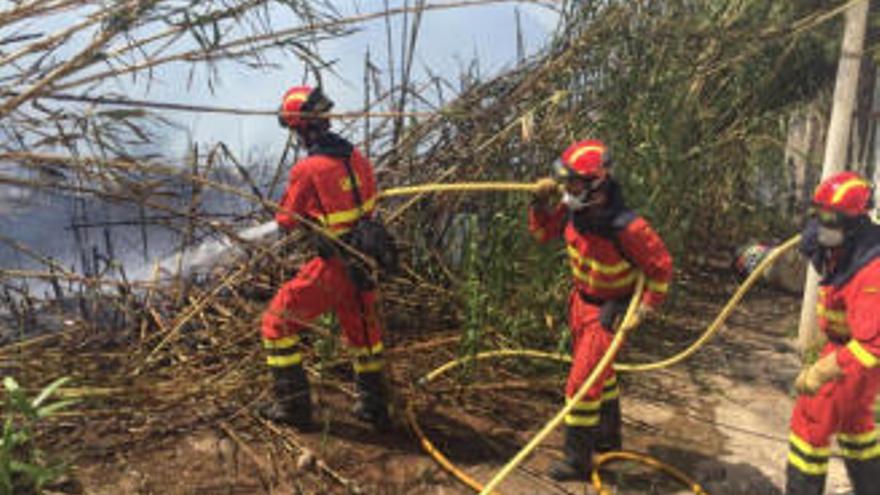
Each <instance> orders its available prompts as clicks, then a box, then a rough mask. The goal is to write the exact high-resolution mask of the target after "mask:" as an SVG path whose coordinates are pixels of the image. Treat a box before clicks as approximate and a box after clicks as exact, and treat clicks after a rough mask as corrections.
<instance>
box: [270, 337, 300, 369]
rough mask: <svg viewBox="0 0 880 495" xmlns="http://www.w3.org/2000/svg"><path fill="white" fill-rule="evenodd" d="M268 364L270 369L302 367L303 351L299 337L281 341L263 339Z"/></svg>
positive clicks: (284, 338)
mask: <svg viewBox="0 0 880 495" xmlns="http://www.w3.org/2000/svg"><path fill="white" fill-rule="evenodd" d="M263 349H264V350H265V352H266V364H267V365H268V366H269V367H270V368H289V367H291V366H300V365H302V360H303V356H302V349H301V347H300V340H299V335H292V336H290V337H283V338H280V339H263Z"/></svg>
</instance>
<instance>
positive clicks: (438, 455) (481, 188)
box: [382, 183, 800, 495]
mask: <svg viewBox="0 0 880 495" xmlns="http://www.w3.org/2000/svg"><path fill="white" fill-rule="evenodd" d="M534 190H535V185H534V184H530V183H462V184H423V185H419V186H410V187H401V188H395V189H389V190H387V191H385V192H384V193H383V194H382V196H383V197H392V196H401V195H407V194H419V193H430V192H451V191H457V192H486V191H534ZM799 241H800V236H799V235H797V236H794V237H792V238H791V239H789V240H787V241H786V242H784V243H783V244H781V245H780V246H777V247H776V248H775V249H774V250H773V251H772V252H771V253H770V254H769V255H768V256H767V257H765V258H764V260H762V261H761V263H760V264H759V265H758V266H757V267H756V268H755V270H754V271H752V273H750V274H749V276H748V277H747V278H746V280H745V281H743V283H742V284H741V285H740V287H739V288H738V289H737V291H736V292H735V293H734V295H733V296H732V297H731V298H730V300H729V301H728V302H727V304H726V305H725V306H724V308H723V309H722V310H721V312H720V313H719V314H718V316H717V317H716V318H715V320H714V321H712V323H711V324H710V325H709V326H708V327H707V329H706V331H705V332H704V333H703V334H702V335H701V336H700V338H698V339H697V340H696V341H694V343H693V344H691V345H690V346H688V347H687V348H686V349H684V350H683V351H681V352H679V353H678V354H676V355H674V356H671V357H669V358H667V359H663V360H660V361H656V362H652V363H642V364H628V363H618V364H615V365H614V369H615V370H616V371H621V372H641V371H654V370H658V369H661V368H666V367H669V366H672V365H674V364H677V363H680V362H681V361H684V360H685V359H687V358H688V357H690V356H691V355H693V354H694V353H695V352H696V351H697V350H698V349H699V348H700V347H702V346H703V345H705V344H706V342H708V341H709V339H711V338H712V337H713V336H714V335H715V334H716V333H717V332H718V331H719V330H720V329H721V327H722V326H723V324H724V322H725V321H726V320H727V318H728V317H729V316H730V314H731V313H732V312H733V310H734V309H735V308H736V306H737V304H739V302H740V301H741V300H742V298H743V297H744V296H745V294H746V293H747V292H748V291H749V289H751V288H752V287H753V286H754V285H755V284H756V283H757V282H758V280H759V278H760V277H761V276H762V275H763V274H764V272H765V271H766V270H767V269H768V268H769V267H770V266H771V265H772V264H773V263H774V262H775V261H776V260H777V259H778V258H779V257H780V256H782V255H783V254H784V253H785V252H787V251H788V250H789V249H791V248H792V247H794V246H795V245H797V244H798V242H799ZM643 287H644V277H643V276H640V277H639V279H638V282H637V287H636V290H635V291H634V293H633V297H632V300H631V301H630V304H629V307H628V308H627V311H626V314H625V316H624V318H623V321H622V323H621V325H620V329H619V330H618V332H617V333H616V335H615V337H614V339H613V341H612V342H611V345H610V346H609V348H608V350H607V351H606V353H605V355H604V356H603V357H602V359H601V360H600V361H599V363H598V364H597V365H596V367H595V368H594V369H593V371H592V373H591V374H590V376H589V377H588V378H587V380H586V381H585V382H584V384H583V385H582V386H581V388H580V389H579V390H578V391H577V393H576V394H575V395H574V397H572V398H571V400H569V401H567V404H566V405H565V406H564V407H563V408H562V409H560V410H559V412H557V413H556V415H555V416H554V417H553V418H552V419H551V420H550V421H548V422H547V424H546V425H545V426H544V427H543V428H542V429H541V431H539V432H538V433H537V434H536V435H535V436H534V437H533V438H532V440H531V441H530V442H529V443H528V444H527V445H526V446H525V447H523V448H522V449H521V450H520V451H519V453H517V454H516V456H514V457H513V459H511V460H510V461H509V462H508V463H507V464H506V465H505V466H504V467H503V468H502V469H501V470H500V471H498V473H496V475H495V476H494V477H493V478H492V480H491V481H490V482H489V483H488V484H486V485H485V486H484V485H482V484H480V483H479V482H478V481H476V480H474V479H473V478H472V477H470V476H468V475H467V474H466V473H464V472H463V471H462V470H460V469H459V468H458V467H457V466H456V465H455V464H454V463H453V462H451V461H450V460H449V459H448V458H447V457H446V456H444V455H443V453H442V452H440V451H439V450H438V449H437V448H436V447H435V446H434V445H433V444H432V443H431V441H430V440H428V438H427V437H426V436H425V435H424V432H423V431H422V429H421V428H420V426H419V424H418V422H417V414H416V412H415V411H414V408H413V406H412V404H411V403H408V404H407V405H406V410H405V413H406V418H407V420H408V422H409V424H410V427H411V428H412V430H413V432H415V434H416V435H417V436H418V437H419V440H420V443H421V445H422V447H423V448H424V449H425V451H426V452H428V454H430V455H431V456H432V457H433V458H434V459H435V460H436V461H437V462H438V463H439V464H440V465H441V466H442V467H443V468H444V469H446V470H447V471H449V472H450V473H451V474H452V475H454V476H455V477H456V478H458V479H459V480H461V481H462V482H463V483H465V484H466V485H468V486H469V487H471V488H472V489H474V490H475V491H478V492H480V494H481V495H482V494H489V493H496V492H495V491H494V490H495V489H496V488H497V487H498V485H499V484H500V483H501V482H502V481H503V480H504V479H505V478H506V477H507V476H508V475H509V474H510V473H511V472H512V471H513V470H514V469H515V468H516V467H517V466H518V465H519V464H520V463H521V462H522V461H523V460H524V459H525V458H526V457H527V456H528V455H529V454H531V452H532V451H533V450H534V449H535V448H536V447H537V446H538V445H539V444H540V443H541V442H542V441H543V440H544V439H545V438H546V437H547V436H548V435H549V434H550V432H552V431H553V430H554V429H555V428H556V427H557V426H559V424H560V423H561V422H562V421H563V419H564V417H565V415H566V414H568V413H569V412H570V410H571V409H572V408H573V407H574V405H575V404H576V403H577V402H578V401H579V400H580V399H581V398H583V396H584V395H585V394H586V392H587V390H589V389H590V387H592V386H593V383H595V381H596V380H598V378H599V376H601V374H602V372H603V371H604V370H605V368H606V367H607V366H608V365H609V364H610V363H611V361H612V359H613V356H615V355H616V354H617V352H618V350H619V349H620V347H621V346H622V345H623V342H624V341H625V340H626V336H627V334H628V333H629V332H630V331H632V330H633V328H631V326H630V325H629V322H630V320H631V318H632V314H633V312H634V311H635V308H636V307H637V306H638V303H639V300H640V299H641V294H642V290H643ZM510 356H519V357H530V358H539V359H552V360H557V361H564V362H570V361H571V358H570V357H569V356H567V355H562V354H554V353H548V352H543V351H538V350H531V349H501V350H496V351H488V352H483V353H479V354H476V355H474V356H469V357H464V358H461V359H457V360H453V361H450V362H448V363H446V364H444V365H443V366H440V367H439V368H437V369H435V370H433V371H431V372H430V373H428V374H426V375H425V376H424V377H422V378H421V379H420V380H419V384H420V385H426V384H428V383H430V382H432V381H433V380H435V379H436V378H438V377H439V376H440V375H442V374H444V373H446V372H448V371H449V370H451V369H453V368H456V367H458V366H461V365H463V364H465V363H468V362H472V361H478V360H484V359H491V358H499V357H510ZM621 460H628V461H635V462H639V463H642V464H645V465H647V466H650V467H653V468H655V469H657V470H659V471H662V472H664V473H666V474H667V475H669V476H670V477H672V478H673V479H675V480H676V481H678V482H679V483H681V484H682V485H684V486H685V487H687V488H688V489H690V490H691V491H693V492H694V493H695V494H698V495H706V492H705V491H704V490H703V488H702V487H701V486H700V485H699V484H698V483H696V482H695V481H693V480H692V479H691V478H689V477H688V476H687V475H685V474H684V473H682V472H681V471H679V470H678V469H676V468H675V467H672V466H669V465H667V464H665V463H663V462H661V461H659V460H657V459H654V458H652V457H650V456H647V455H644V454H640V453H636V452H610V453H607V454H603V455H601V456H599V457H598V458H597V460H596V463H595V466H594V471H593V474H592V481H593V485H594V487H595V488H596V489H597V490H598V491H599V493H601V494H606V493H609V492H608V491H607V490H606V489H605V488H603V487H602V481H601V477H600V476H599V473H598V468H599V466H601V465H604V464H607V463H610V462H615V461H621Z"/></svg>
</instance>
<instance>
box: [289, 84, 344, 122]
mask: <svg viewBox="0 0 880 495" xmlns="http://www.w3.org/2000/svg"><path fill="white" fill-rule="evenodd" d="M331 108H333V102H332V101H330V100H329V99H328V98H327V97H326V96H324V93H323V92H322V91H321V88H312V87H311V86H294V87H292V88H290V89H288V90H287V92H285V93H284V98H282V100H281V109H280V110H279V113H278V123H279V124H281V127H286V128H289V129H302V128H304V127H306V125H307V124H308V123H309V122H310V121H313V120H314V117H309V116H303V115H300V113H301V112H318V113H320V112H327V111H329V110H330V109H331Z"/></svg>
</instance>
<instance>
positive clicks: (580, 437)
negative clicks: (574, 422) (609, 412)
mask: <svg viewBox="0 0 880 495" xmlns="http://www.w3.org/2000/svg"><path fill="white" fill-rule="evenodd" d="M596 434H597V428H595V427H586V426H571V425H565V442H564V445H563V450H564V451H565V460H563V461H557V462H555V463H554V464H553V466H551V467H550V477H551V478H553V479H554V480H556V481H575V480H577V481H587V480H588V479H589V476H590V472H591V471H592V470H593V450H594V442H595V438H596Z"/></svg>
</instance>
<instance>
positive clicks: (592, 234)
mask: <svg viewBox="0 0 880 495" xmlns="http://www.w3.org/2000/svg"><path fill="white" fill-rule="evenodd" d="M618 187H619V186H617V184H616V183H612V184H611V188H612V189H611V190H612V196H613V197H619V191H618V190H617V188H618ZM621 201H622V200H621ZM618 210H619V212H620V215H618V216H617V218H625V219H626V220H625V221H624V222H623V224H621V225H617V226H616V227H615V228H613V230H612V231H608V232H602V231H590V229H589V228H579V227H578V226H576V224H578V223H579V222H577V221H575V219H574V217H573V216H572V214H571V213H569V211H568V209H567V208H565V207H564V206H562V205H559V206H557V207H556V208H555V209H554V210H553V211H549V212H548V211H541V210H540V209H537V208H535V207H532V208H530V209H529V230H530V231H531V232H532V234H533V235H534V236H535V238H536V239H537V240H538V241H539V242H542V243H543V242H547V241H549V240H551V239H556V238H559V237H563V238H564V240H565V244H566V250H567V252H568V257H569V264H570V266H571V271H572V279H573V281H574V287H573V289H572V291H571V295H570V297H569V314H568V321H569V328H570V330H571V336H572V365H571V370H570V371H569V375H568V382H567V383H566V387H565V395H566V397H567V398H569V399H570V398H571V397H572V396H574V394H575V393H576V392H577V390H578V389H579V388H580V387H581V385H583V383H584V382H585V381H586V379H587V377H588V376H589V374H590V372H591V371H592V370H593V368H594V367H595V366H596V364H598V362H599V360H600V359H601V358H602V356H603V355H604V354H605V351H607V350H608V347H609V345H610V344H611V340H612V329H611V328H610V327H609V326H605V325H603V324H602V323H601V322H600V318H599V317H600V311H601V308H602V305H603V303H605V302H608V301H614V300H619V301H622V302H623V305H625V301H626V300H628V298H629V296H631V295H632V292H633V290H634V289H635V282H636V277H637V270H641V271H642V272H643V273H644V274H645V277H646V285H645V292H644V295H643V297H642V303H644V304H647V305H649V306H657V305H659V304H660V303H661V302H663V300H664V298H665V297H666V293H667V291H668V288H669V281H670V280H671V278H672V258H671V257H670V255H669V251H668V250H667V249H666V246H665V245H664V243H663V241H662V240H661V239H660V237H659V236H658V235H657V233H656V232H655V231H654V229H652V228H651V226H650V225H649V224H648V222H647V221H646V220H645V219H644V218H642V217H640V216H638V215H636V214H634V213H632V212H631V211H629V210H626V209H625V208H623V207H622V205H620V207H619V208H618ZM621 250H623V251H624V252H623V253H622V252H621ZM624 307H625V306H624ZM618 395H619V391H618V388H617V378H616V377H615V375H614V370H613V369H612V368H611V367H610V366H609V367H608V368H607V369H606V370H605V371H604V373H603V374H602V375H601V377H600V379H599V380H598V381H597V382H596V383H595V384H594V385H593V386H592V387H591V388H590V390H589V391H588V392H587V394H586V395H585V396H584V398H583V399H582V400H581V402H580V403H579V404H578V405H577V406H575V408H574V410H573V412H572V413H571V414H570V415H569V416H567V417H566V424H568V425H570V426H584V427H592V426H597V425H598V424H599V408H600V405H601V402H602V401H603V400H606V401H607V400H613V399H616V398H617V396H618Z"/></svg>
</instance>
